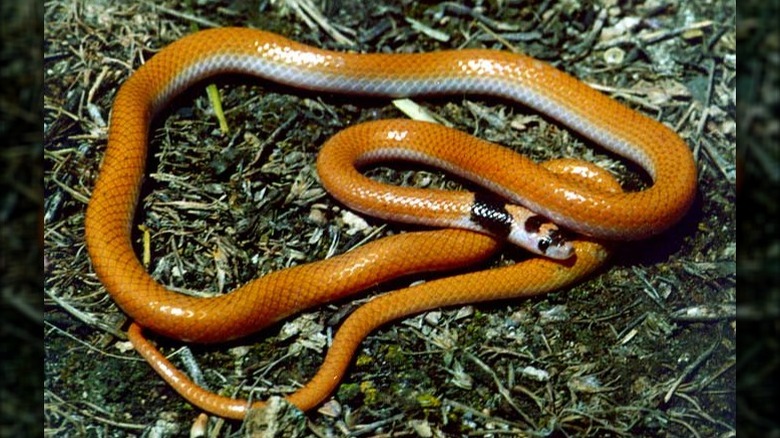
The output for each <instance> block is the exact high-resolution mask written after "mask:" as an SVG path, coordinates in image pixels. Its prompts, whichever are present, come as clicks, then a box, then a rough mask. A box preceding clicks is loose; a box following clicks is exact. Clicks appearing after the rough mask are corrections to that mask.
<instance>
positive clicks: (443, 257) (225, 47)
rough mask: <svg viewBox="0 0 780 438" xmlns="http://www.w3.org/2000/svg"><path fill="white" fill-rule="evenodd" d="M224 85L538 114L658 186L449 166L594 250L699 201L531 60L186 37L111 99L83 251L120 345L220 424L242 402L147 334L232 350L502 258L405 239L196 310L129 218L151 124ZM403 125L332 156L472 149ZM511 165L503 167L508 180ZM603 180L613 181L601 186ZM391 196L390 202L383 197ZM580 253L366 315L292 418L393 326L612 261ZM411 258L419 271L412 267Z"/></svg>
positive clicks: (483, 242)
mask: <svg viewBox="0 0 780 438" xmlns="http://www.w3.org/2000/svg"><path fill="white" fill-rule="evenodd" d="M226 72H242V73H247V74H252V75H257V76H260V77H264V78H266V79H269V80H272V81H276V82H282V83H286V84H289V85H292V86H295V87H299V88H305V89H312V90H323V91H328V92H338V93H355V94H368V95H378V96H388V97H396V96H414V95H420V94H448V93H458V94H462V93H479V94H489V95H496V96H499V97H503V98H506V99H510V100H515V101H518V102H520V103H524V104H526V105H528V106H530V107H532V108H534V109H537V110H539V111H542V112H544V113H546V114H548V115H549V116H551V117H553V118H555V119H558V120H559V121H561V122H563V123H564V124H566V125H568V126H569V127H571V128H573V129H575V130H577V131H579V132H580V133H581V134H583V135H585V136H587V137H589V138H591V139H593V140H594V141H596V142H597V143H599V144H601V145H602V146H604V147H606V148H607V149H610V150H612V151H614V152H616V153H618V154H621V155H623V156H626V157H627V158H629V159H632V160H634V161H636V162H638V163H639V164H640V165H641V166H643V167H644V168H645V169H646V170H647V171H648V173H649V174H650V175H651V176H652V177H653V180H654V185H653V186H652V187H650V188H649V189H647V190H645V191H642V192H638V193H628V194H625V193H618V192H617V191H616V190H615V189H614V182H612V183H611V184H612V185H611V186H610V187H609V188H604V187H600V186H599V188H598V189H596V190H593V188H592V184H585V183H583V182H582V181H581V179H579V178H575V177H571V176H570V175H564V176H563V177H561V175H560V174H561V173H564V174H571V170H561V169H558V170H554V171H553V172H552V173H551V172H548V171H547V170H545V169H543V168H541V167H538V166H536V165H534V164H533V163H531V162H529V161H527V160H525V159H523V158H517V157H509V156H508V155H507V156H505V155H504V152H500V155H493V154H472V153H470V152H469V151H470V150H471V146H472V145H471V144H465V145H463V146H462V148H461V149H460V150H459V151H458V152H457V154H456V155H458V159H462V160H466V161H470V160H471V159H473V160H474V161H475V163H474V164H475V166H476V168H475V170H473V172H474V173H475V174H478V175H481V177H482V178H484V179H485V180H486V181H488V184H489V185H490V184H492V183H491V181H493V182H495V185H498V186H499V189H500V190H502V191H503V190H505V191H507V192H514V191H515V190H519V191H520V192H518V193H513V194H511V195H510V194H509V193H507V195H509V196H511V197H512V198H513V199H514V200H516V201H522V202H523V203H525V204H526V206H528V207H529V208H531V209H532V210H533V211H535V212H537V213H540V214H543V215H545V216H548V217H550V218H552V219H554V220H555V221H556V222H557V223H560V224H563V225H565V226H566V227H568V228H571V229H574V230H576V231H579V232H581V233H583V234H586V235H589V236H592V237H595V238H599V239H620V240H631V239H640V238H644V237H647V236H650V235H652V234H655V233H659V232H661V231H663V230H664V229H666V228H668V227H670V226H671V225H673V224H674V223H675V222H676V221H678V220H679V219H680V218H681V217H682V215H683V214H684V213H685V212H686V210H687V209H688V207H689V206H690V204H691V202H692V200H693V198H694V195H695V183H696V169H695V165H694V162H693V159H692V156H691V153H690V151H689V150H688V148H687V147H686V145H685V144H684V143H683V142H682V140H681V139H680V138H679V137H678V136H677V135H676V134H674V133H673V132H672V131H670V130H669V129H667V128H665V127H664V126H663V125H661V124H659V123H657V122H655V121H653V120H651V119H649V118H647V117H645V116H642V115H640V114H639V113H637V112H635V111H632V110H630V109H628V108H626V107H624V106H622V105H620V104H618V103H617V102H615V101H613V100H611V99H609V98H607V97H605V96H603V95H601V94H599V93H597V92H595V91H593V90H592V89H591V88H589V87H587V86H586V85H584V84H582V83H581V82H579V81H577V80H576V79H574V78H572V77H570V76H568V75H565V74H564V73H561V72H559V71H558V70H555V69H553V68H551V67H549V66H547V65H546V64H543V63H541V62H539V61H536V60H533V59H531V58H527V57H523V56H520V55H514V54H510V53H505V52H495V51H482V50H466V51H457V52H440V53H430V54H415V55H364V54H340V53H334V52H327V51H322V50H318V49H315V48H311V47H308V46H304V45H301V44H297V43H294V42H291V41H289V40H286V39H284V38H282V37H280V36H277V35H274V34H269V33H264V32H260V31H255V30H248V29H231V28H226V29H215V30H209V31H203V32H199V33H196V34H193V35H191V36H188V37H186V38H183V39H181V40H180V41H178V42H176V43H174V44H172V45H170V46H169V47H167V48H165V49H164V50H162V51H161V52H160V53H159V54H157V55H156V56H154V57H153V58H152V59H151V60H150V61H149V62H148V63H146V65H144V66H143V67H142V68H140V69H139V70H138V71H137V72H136V73H135V74H134V75H133V76H132V77H131V78H130V79H128V81H127V82H126V83H125V84H124V85H123V86H122V88H121V89H120V90H119V92H118V93H117V96H116V100H115V104H114V108H113V113H112V118H111V126H110V131H109V139H108V147H107V150H106V153H105V157H104V162H103V165H102V168H101V172H100V176H99V178H98V180H97V183H96V186H95V189H94V191H93V195H92V199H91V201H90V204H89V207H88V209H87V216H86V224H85V225H86V240H87V247H88V250H89V253H90V256H91V259H92V263H93V266H94V269H95V271H96V273H97V274H98V277H99V278H100V280H101V281H102V282H103V284H104V285H105V287H106V290H107V291H108V292H109V293H110V294H111V296H112V297H113V298H114V300H115V301H116V302H117V304H118V305H119V306H120V307H121V308H122V309H123V310H124V311H125V312H127V314H128V315H129V316H130V317H131V318H132V319H133V320H134V321H135V323H134V324H133V325H132V327H131V330H130V332H129V335H130V339H131V340H132V341H133V343H134V345H135V346H136V348H137V349H138V351H139V352H140V353H141V354H143V355H144V357H146V358H147V360H149V361H150V363H151V364H152V365H153V366H154V367H155V369H157V370H158V372H160V373H161V375H162V376H163V377H164V378H166V380H167V381H168V382H169V383H171V384H172V385H173V386H174V388H176V389H177V391H179V392H180V393H181V394H182V395H184V396H185V397H186V398H187V399H188V400H190V401H191V402H193V403H194V404H196V405H198V406H200V407H201V408H203V409H205V410H208V411H210V412H213V413H216V414H218V415H222V416H226V417H230V418H242V417H243V415H244V414H245V412H246V409H247V407H248V406H247V403H246V402H245V401H241V400H237V401H235V400H234V401H231V400H230V399H224V398H220V397H218V396H216V395H213V394H210V393H206V392H204V391H203V390H202V389H200V388H197V387H196V386H194V385H192V384H191V382H189V381H188V380H186V377H185V376H183V375H182V374H181V373H178V371H176V370H175V369H174V368H173V367H172V366H171V365H170V363H168V362H167V360H165V358H164V357H163V356H161V355H160V354H159V352H157V350H156V349H154V347H153V346H152V345H151V344H149V343H148V342H147V341H146V340H145V339H144V338H143V336H142V334H141V330H140V327H144V328H148V329H150V330H152V331H154V332H157V333H159V334H162V335H165V336H168V337H173V338H177V339H181V340H186V341H195V342H219V341H222V340H226V339H233V338H237V337H241V336H244V335H246V334H248V333H251V332H254V331H257V330H259V329H261V328H263V327H266V326H268V325H269V324H272V323H273V322H275V321H278V320H279V319H282V318H284V317H286V316H288V315H290V314H291V313H294V312H297V311H300V310H302V309H304V308H307V307H310V306H314V305H317V304H320V303H324V302H328V301H331V300H334V299H338V298H340V297H343V296H346V295H348V294H351V293H354V292H356V291H359V290H361V289H364V288H366V287H368V286H370V285H373V284H376V283H378V282H381V281H384V280H386V279H388V278H392V277H397V276H399V275H408V274H410V273H414V272H420V271H429V270H443V269H452V268H456V267H462V266H468V265H471V264H474V263H477V262H479V261H481V260H484V259H485V258H487V257H489V256H490V255H491V254H493V253H494V252H495V251H496V250H497V248H498V246H499V244H498V243H497V242H496V241H495V240H494V239H493V238H490V237H487V236H484V235H480V234H477V233H472V232H467V231H457V230H442V231H434V232H429V233H407V234H403V235H400V236H395V237H393V238H387V239H382V240H380V241H377V242H373V243H371V244H368V245H365V246H363V247H361V248H358V249H356V250H354V251H351V252H350V253H347V254H345V255H341V256H338V257H334V258H332V259H329V260H324V261H320V262H316V263H312V264H308V265H303V266H300V267H296V268H292V269H287V270H284V271H280V272H276V273H274V274H271V275H268V276H265V277H263V278H261V279H258V280H256V281H254V282H251V283H249V284H246V285H244V286H243V287H241V288H239V289H237V290H235V291H233V292H231V293H229V294H227V295H224V296H219V297H215V298H209V299H198V298H191V297H185V296H182V295H179V294H176V293H173V292H171V291H168V290H166V289H165V288H164V287H162V286H161V285H159V284H158V283H157V282H156V281H155V280H154V279H152V278H151V277H150V276H149V275H148V274H147V273H146V271H145V270H144V268H143V267H142V265H141V264H140V263H139V261H138V259H137V257H136V255H135V254H134V252H133V248H132V242H131V226H132V219H133V214H134V210H135V207H136V203H137V200H138V194H139V190H140V189H139V188H140V185H141V181H142V179H143V176H144V169H145V165H146V154H147V143H148V130H149V125H150V122H151V120H152V118H153V117H154V116H155V114H156V113H158V112H159V110H160V109H161V108H162V107H163V106H165V105H166V104H167V103H168V101H169V100H170V99H171V98H172V97H173V96H175V95H176V94H177V93H179V92H181V91H182V90H183V89H185V88H186V87H188V86H189V85H191V84H192V83H194V82H197V81H199V80H202V79H203V78H205V77H208V76H212V75H215V74H220V73H226ZM400 123H401V122H399V121H391V122H381V123H379V124H377V125H375V126H374V128H375V129H376V130H375V131H372V132H370V133H367V132H366V129H364V128H362V127H361V128H357V129H351V130H349V131H347V132H344V133H342V134H340V135H338V136H337V137H338V138H337V139H336V141H337V142H342V141H343V142H346V143H349V142H352V141H355V140H357V141H359V142H362V141H363V140H365V139H363V140H361V139H360V138H357V137H356V138H352V137H351V136H352V135H355V136H363V135H367V134H368V135H372V136H375V137H378V138H382V137H387V134H388V131H387V130H388V129H390V130H393V131H394V132H397V131H398V130H403V131H405V132H408V133H410V134H409V135H411V136H420V137H422V138H426V139H428V140H432V141H434V142H449V141H452V140H451V139H449V138H441V137H442V136H443V135H445V134H446V135H448V136H455V137H457V138H458V140H461V139H462V138H465V137H466V136H464V135H462V134H452V133H451V132H452V131H449V130H447V131H441V130H440V129H438V128H432V127H431V126H430V125H428V124H413V123H412V122H409V123H410V124H409V125H401V124H400ZM383 129H384V131H383ZM465 141H466V142H467V143H473V142H478V141H477V140H465ZM434 144H439V143H434ZM436 147H437V146H434V148H436ZM500 150H501V151H503V149H500ZM480 156H481V157H482V158H487V159H490V158H491V157H492V158H493V160H494V161H492V164H491V162H488V163H487V164H485V163H483V162H478V161H477V160H478V158H479V157H480ZM495 160H500V161H495ZM503 160H511V161H503ZM509 162H511V163H512V164H511V165H508V164H507V163H509ZM480 163H481V164H480ZM589 169H590V168H589ZM320 172H323V170H322V169H320ZM334 172H337V173H336V174H332V172H331V171H328V173H327V177H331V176H332V177H333V181H331V182H329V183H327V184H326V185H328V186H335V187H349V185H351V184H355V183H358V181H357V180H356V179H355V177H354V174H353V173H352V172H351V168H350V169H343V172H340V171H339V168H336V169H335V170H334ZM594 172H596V173H598V172H599V171H598V170H597V169H594ZM350 175H352V176H350ZM518 175H519V176H518ZM602 179H605V180H609V177H607V176H604V175H603V172H602ZM494 188H495V187H494ZM357 192H358V193H359V192H360V190H357ZM345 193H346V194H345V195H344V197H345V198H343V199H342V196H341V195H338V196H339V198H340V199H342V201H343V202H345V203H347V204H348V205H350V204H351V203H353V202H355V203H369V204H370V203H372V202H375V201H376V198H372V197H368V198H364V199H352V198H350V196H353V195H350V194H349V193H354V192H345ZM392 196H393V195H392V192H388V194H387V196H383V197H384V198H391V197H392ZM353 198H354V196H353ZM358 198H360V197H358ZM365 208H366V209H373V208H374V207H373V206H370V205H369V207H365ZM574 246H575V251H576V254H575V256H574V257H572V259H570V260H567V261H565V262H554V261H550V260H544V259H532V260H529V261H527V262H524V263H521V264H518V265H515V266H512V267H508V268H501V269H495V270H489V271H484V272H477V273H473V274H468V275H467V276H461V277H452V278H450V279H442V280H439V281H437V282H429V283H425V284H423V285H421V286H417V287H415V288H411V289H404V290H401V291H398V292H395V293H392V294H389V295H386V296H383V297H381V298H377V299H375V300H373V301H371V302H370V303H369V304H367V305H366V306H364V307H361V308H360V309H359V310H357V311H356V312H355V313H354V314H353V315H352V316H351V317H350V318H349V319H348V320H347V322H345V323H344V325H343V326H342V328H341V329H340V330H339V332H338V334H337V336H336V338H335V340H334V344H333V346H332V347H331V349H330V350H329V354H328V357H327V359H326V361H325V363H324V365H323V368H322V369H321V370H320V372H319V373H318V374H317V376H316V377H315V378H314V379H313V380H312V381H311V382H310V383H309V384H308V385H306V387H305V388H303V389H302V390H301V391H299V392H296V393H295V394H292V395H291V396H290V397H289V398H290V400H291V401H292V402H293V403H295V404H296V405H297V406H299V407H300V408H301V409H309V408H312V407H314V406H316V405H317V404H318V403H321V402H322V400H324V398H325V397H327V395H328V394H329V393H330V391H331V390H332V389H333V388H334V387H335V386H336V385H337V384H338V381H339V380H340V378H341V376H342V375H343V373H344V371H345V369H346V366H347V365H348V363H349V360H350V358H351V356H352V354H353V352H354V349H355V348H356V347H357V345H358V344H359V342H360V341H361V340H362V339H363V337H364V336H365V335H366V334H367V333H368V332H370V331H371V330H373V329H374V328H375V327H376V326H378V325H381V324H382V323H384V322H386V321H390V320H392V319H395V318H399V317H401V316H404V315H409V314H412V313H417V312H420V311H423V310H426V309H431V308H435V307H440V306H447V305H456V304H461V303H466V302H476V301H484V300H493V299H502V298H512V297H523V296H529V295H532V294H537V293H543V292H547V291H550V290H554V289H556V288H560V287H564V286H566V285H568V284H571V283H572V282H574V281H577V280H578V279H580V278H582V277H583V276H585V275H587V274H588V273H590V272H592V271H593V270H594V269H596V268H597V267H598V266H599V265H601V264H602V263H603V261H604V259H605V258H606V251H605V250H604V248H603V247H602V246H601V245H600V244H598V243H595V242H592V241H577V242H574ZM409 254H415V255H416V257H415V258H414V259H412V258H411V257H409ZM488 285H489V287H487V286H488Z"/></svg>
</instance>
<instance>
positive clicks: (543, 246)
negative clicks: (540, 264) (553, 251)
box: [536, 237, 552, 254]
mask: <svg viewBox="0 0 780 438" xmlns="http://www.w3.org/2000/svg"><path fill="white" fill-rule="evenodd" d="M550 245H552V239H550V238H549V237H544V238H542V239H539V243H538V244H537V246H536V247H537V248H539V251H540V252H541V253H542V254H547V248H549V247H550Z"/></svg>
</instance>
